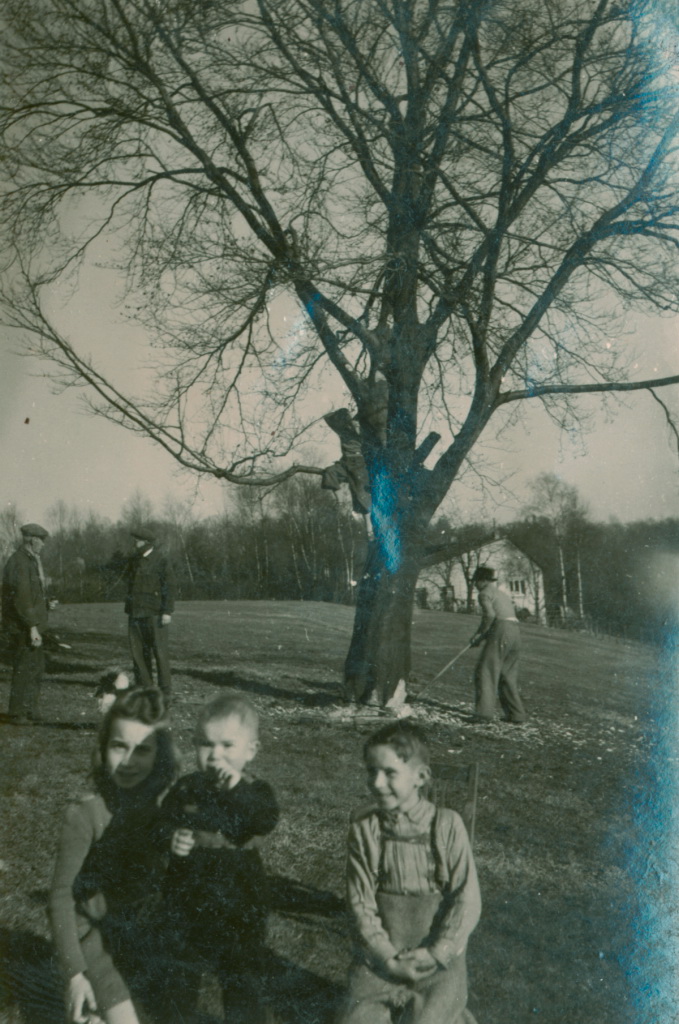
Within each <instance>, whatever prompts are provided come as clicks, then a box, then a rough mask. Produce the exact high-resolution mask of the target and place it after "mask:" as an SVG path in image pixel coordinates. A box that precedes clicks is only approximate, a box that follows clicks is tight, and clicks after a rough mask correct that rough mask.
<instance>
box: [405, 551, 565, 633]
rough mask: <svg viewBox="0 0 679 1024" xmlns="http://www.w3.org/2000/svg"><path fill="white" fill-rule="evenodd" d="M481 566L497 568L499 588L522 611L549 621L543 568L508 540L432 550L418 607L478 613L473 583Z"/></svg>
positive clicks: (419, 584) (423, 573) (418, 594)
mask: <svg viewBox="0 0 679 1024" xmlns="http://www.w3.org/2000/svg"><path fill="white" fill-rule="evenodd" d="M480 565H487V566H490V567H491V568H492V569H495V572H496V574H497V581H498V585H499V586H500V587H501V588H502V589H503V590H504V591H505V592H506V593H508V594H509V596H510V597H511V599H512V601H513V602H514V606H515V608H516V609H517V611H518V612H521V611H523V613H524V615H530V617H531V619H532V620H533V621H534V622H539V623H542V624H544V623H545V622H546V621H547V617H546V612H545V587H544V580H543V576H542V569H541V568H540V566H539V565H538V564H537V563H536V562H534V561H533V560H532V559H531V558H529V557H528V555H527V554H525V552H523V551H522V550H521V549H520V548H518V547H517V546H516V544H513V543H512V541H510V540H508V539H507V538H506V537H501V538H498V537H495V538H494V539H492V540H488V541H486V542H484V543H482V544H478V545H475V546H473V547H464V548H463V547H462V546H460V545H457V544H456V542H455V541H454V540H452V541H450V542H448V543H446V544H443V545H440V546H439V547H436V548H434V549H431V550H430V551H429V553H428V554H427V556H426V559H425V566H424V568H423V569H422V570H421V571H420V575H419V577H418V581H417V591H416V601H417V604H418V605H419V607H420V608H432V609H440V610H443V611H472V610H476V609H477V607H478V604H477V595H476V593H474V592H473V588H472V582H471V581H472V578H473V576H474V572H475V570H476V569H477V568H478V567H479V566H480Z"/></svg>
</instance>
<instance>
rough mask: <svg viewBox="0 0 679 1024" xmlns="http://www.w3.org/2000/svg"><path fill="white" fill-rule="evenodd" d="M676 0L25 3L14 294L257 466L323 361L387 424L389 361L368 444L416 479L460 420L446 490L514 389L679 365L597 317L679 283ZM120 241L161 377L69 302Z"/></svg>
mask: <svg viewBox="0 0 679 1024" xmlns="http://www.w3.org/2000/svg"><path fill="white" fill-rule="evenodd" d="M650 11H651V6H649V5H648V4H647V3H646V2H645V0H634V3H632V2H631V0H630V2H629V3H628V2H627V0H623V2H622V3H620V2H617V0H616V2H613V0H542V3H541V4H539V5H535V4H534V3H530V2H529V0H525V2H524V0H519V2H516V0H511V2H509V0H494V2H492V3H490V2H474V3H472V2H471V0H469V2H468V0H457V2H454V3H452V4H442V3H439V2H424V0H423V2H420V0H413V2H408V3H386V2H384V3H383V2H381V0H379V2H375V3H370V4H366V3H365V2H362V0H335V2H334V3H333V4H328V3H326V2H324V0H276V3H272V2H270V0H258V2H257V4H256V5H254V4H247V3H242V4H241V3H238V2H234V3H229V4H219V5H215V4H209V3H203V2H196V3H194V4H187V3H186V2H185V0H167V3H165V4H163V5H159V4H156V3H152V2H150V0H126V2H125V3H122V2H121V0H112V2H111V3H110V4H107V5H105V6H103V7H101V6H99V7H97V6H96V5H95V6H94V7H93V6H92V5H91V4H89V3H88V0H21V2H19V0H8V2H7V4H6V11H5V12H4V18H5V21H6V28H7V31H6V33H5V38H4V39H3V40H2V43H1V44H0V46H1V47H2V54H0V56H1V58H2V66H3V67H4V68H5V72H4V75H3V78H2V96H1V97H0V128H1V129H2V132H3V149H2V156H3V158H4V162H5V165H6V167H7V168H8V171H7V182H6V186H5V188H4V189H3V192H2V195H0V209H1V212H2V215H3V224H4V231H5V236H6V240H5V252H7V253H8V254H9V256H8V278H9V279H10V280H11V281H12V287H11V288H8V289H7V294H6V302H7V305H8V309H9V312H8V314H7V318H6V319H7V320H8V322H11V323H13V324H15V325H16V326H18V327H20V328H22V329H23V330H25V331H28V332H29V333H31V334H32V335H33V336H34V337H37V338H38V339H42V341H39V342H38V344H39V345H42V351H43V352H45V353H46V354H49V356H50V358H52V359H54V360H56V363H57V365H58V366H59V367H61V369H62V370H63V372H64V373H65V374H66V378H67V380H68V381H69V382H70V383H73V382H74V381H76V380H79V381H80V382H85V383H86V384H87V386H88V387H90V388H91V389H92V393H93V394H94V396H95V405H96V407H97V408H98V409H99V411H101V410H102V409H105V408H106V409H108V413H107V414H108V415H110V416H112V417H113V418H114V419H116V421H117V422H122V423H125V424H126V425H127V426H129V427H130V429H134V430H137V431H140V432H144V433H147V434H148V436H150V437H152V439H153V440H154V441H156V442H157V443H158V444H161V445H162V446H163V447H164V448H165V450H166V451H168V452H170V453H171V454H172V456H173V457H174V458H175V459H177V461H178V462H180V463H181V464H182V465H186V466H189V467H190V468H192V469H194V470H196V471H198V472H208V473H212V474H213V475H219V474H222V475H224V477H225V478H228V479H231V478H232V477H234V478H236V477H237V478H238V479H243V478H245V479H246V480H247V481H248V482H254V481H255V479H259V476H260V474H259V471H258V470H257V469H256V467H257V466H258V465H260V464H261V465H262V466H264V467H266V472H265V473H264V474H263V475H262V479H266V480H267V481H268V480H272V479H277V478H278V476H277V475H276V473H275V472H274V473H273V475H271V474H270V473H269V472H268V469H269V467H270V466H272V465H273V464H274V462H275V461H276V459H277V458H279V457H283V455H284V454H285V453H286V452H288V453H289V451H290V450H291V445H292V444H293V443H295V442H296V440H297V439H298V438H299V437H300V436H301V434H300V432H301V431H302V430H303V429H304V423H303V422H302V420H303V419H304V416H305V415H306V414H305V413H304V412H302V411H300V410H302V409H303V408H304V393H305V390H306V389H308V388H314V387H320V386H321V384H320V380H321V376H320V375H321V371H322V367H323V365H324V364H327V365H328V366H330V367H331V368H332V370H333V371H334V373H335V375H336V379H337V381H338V392H337V398H338V399H340V397H341V400H342V401H344V400H346V395H347V394H348V395H349V396H351V397H352V398H353V400H354V402H355V403H356V406H357V410H358V413H359V418H360V419H361V421H362V422H369V420H370V416H371V403H373V402H374V400H375V399H374V395H375V393H376V391H375V388H374V384H375V381H376V380H378V379H379V380H382V381H386V388H387V390H388V423H387V427H386V430H382V431H378V432H377V433H376V434H375V436H374V437H373V438H372V440H371V441H370V443H369V444H368V442H367V441H366V446H367V449H370V452H372V453H374V446H377V447H380V446H381V447H382V448H384V453H383V454H384V457H385V458H386V460H387V461H388V462H389V460H391V462H392V463H393V466H394V467H398V470H397V468H394V472H395V473H396V472H397V471H398V473H400V474H401V478H402V479H405V478H406V477H407V474H408V473H409V472H410V471H411V468H412V467H413V466H415V463H416V459H415V451H416V447H417V437H418V432H420V433H421V431H422V430H424V429H429V428H430V427H431V428H432V429H437V428H438V427H439V426H440V424H439V423H438V422H437V419H440V420H442V421H443V423H444V424H445V425H446V426H447V428H448V429H449V430H450V431H451V432H452V433H453V434H454V441H453V444H452V445H451V446H450V447H449V449H448V451H447V452H445V453H444V454H443V455H442V457H441V458H440V459H439V461H438V463H437V465H436V467H435V470H434V471H433V473H432V475H431V477H428V478H427V480H428V481H429V484H430V485H431V486H430V487H429V490H430V495H431V496H433V497H431V500H432V501H433V500H440V499H441V497H442V496H443V494H445V492H446V491H447V489H448V488H449V486H450V484H451V482H452V480H453V479H454V477H455V474H456V473H457V472H458V471H459V469H460V467H461V465H462V463H463V462H464V460H465V459H466V458H467V456H468V455H469V453H470V451H471V450H472V448H473V445H474V444H475V442H476V440H477V439H478V437H479V436H480V435H481V433H482V432H483V430H484V429H485V428H486V426H487V424H488V422H489V421H490V419H491V417H492V415H493V414H494V412H495V411H497V410H498V409H499V408H500V407H502V406H506V405H507V404H508V403H516V402H518V401H520V400H523V399H528V398H531V397H541V398H542V399H544V400H549V399H552V398H554V397H555V396H561V397H562V398H563V397H568V396H576V395H579V394H584V393H588V392H597V393H605V392H606V391H623V390H633V389H635V388H646V389H651V388H652V387H656V386H658V387H660V386H670V385H672V384H674V383H676V382H677V377H675V376H668V377H667V378H663V379H662V380H660V381H655V382H654V381H643V382H638V383H634V382H629V381H628V380H627V373H626V367H625V360H624V353H623V351H622V350H621V349H617V350H616V351H610V352H609V351H608V350H599V349H598V348H597V347H596V346H595V345H594V344H593V342H592V336H591V332H590V331H589V330H588V328H589V325H590V323H593V322H594V321H595V320H596V313H597V309H598V308H602V307H601V306H598V305H597V304H601V303H602V302H605V303H607V304H608V306H610V305H612V304H613V303H614V302H616V303H617V302H620V301H622V302H624V303H632V302H634V303H642V304H643V305H644V307H645V308H649V307H650V308H657V309H662V310H665V311H672V310H677V309H679V302H678V300H677V295H679V270H678V267H679V263H678V262H677V259H676V255H677V249H678V248H679V203H677V201H676V195H677V185H678V184H679V183H678V182H677V180H676V178H677V163H676V156H677V152H678V148H677V147H678V134H679V115H678V114H677V101H678V99H679V89H678V87H677V83H676V80H675V79H674V78H673V77H672V75H671V74H670V73H669V70H668V62H667V59H666V58H665V57H664V56H663V55H662V54H661V53H660V52H659V51H658V50H657V48H655V47H654V39H653V34H652V33H653V26H652V23H651V21H650V20H649V18H650V14H649V12H650ZM104 246H107V247H108V249H109V251H113V252H114V253H115V257H114V258H112V259H111V261H110V262H111V263H112V264H113V265H115V267H116V269H117V273H118V274H119V275H120V276H121V277H122V276H124V277H125V279H126V288H127V291H126V298H127V308H128V311H129V313H130V315H132V316H133V317H134V318H135V320H137V321H139V322H140V324H142V325H143V327H144V328H145V330H146V331H147V332H148V334H149V336H150V337H151V338H152V339H153V345H154V348H153V354H154V359H155V366H154V373H155V384H156V387H155V388H154V390H153V393H152V394H151V395H150V396H147V397H146V398H144V399H142V398H137V399H132V398H130V397H126V396H125V395H124V394H123V393H122V392H121V390H120V389H118V388H116V387H115V386H113V384H112V383H111V382H109V381H107V380H106V379H105V377H104V376H103V375H102V374H100V373H99V372H98V371H97V370H96V369H95V368H94V366H93V365H91V364H90V361H89V360H88V359H85V358H83V357H81V356H79V355H78V353H77V351H76V346H75V345H74V344H71V343H69V342H67V341H66V340H65V338H64V332H62V331H61V330H60V329H59V326H58V323H57V322H55V323H50V321H49V319H48V317H47V315H46V313H45V309H46V306H45V303H44V301H42V294H41V293H42V291H43V289H46V287H47V286H48V284H50V285H51V286H52V287H54V286H55V285H57V286H59V287H61V286H62V285H64V286H65V285H69V286H70V285H72V280H73V274H74V272H75V269H76V268H77V267H78V266H87V265H88V262H89V261H92V260H101V253H102V251H103V249H104ZM12 260H14V263H13V264H12ZM69 275H70V276H69ZM612 296H615V298H612ZM286 301H287V302H288V305H289V303H290V302H291V301H294V302H295V303H296V306H297V308H298V310H299V312H298V314H296V316H297V326H296V328H295V331H294V338H292V339H286V338H282V337H281V334H282V333H283V332H282V330H281V326H280V317H277V313H276V310H277V308H278V306H279V305H281V304H283V303H285V302H286ZM25 302H27V303H28V305H27V306H26V307H25V309H24V307H23V306H22V304H23V303H25ZM286 308H288V307H286ZM26 310H28V312H26ZM324 385H325V382H324ZM253 394H255V395H256V398H255V399H252V397H250V398H249V397H248V396H249V395H250V396H252V395H253ZM334 400H335V396H334V394H333V395H332V396H331V397H329V399H328V402H329V404H331V403H332V402H334ZM254 404H256V405H257V415H255V413H254V412H253V405H254ZM258 417H261V424H260V423H258V422H257V421H258ZM234 421H235V422H234ZM264 423H266V426H264ZM439 432H441V431H439ZM236 435H237V442H234V444H233V445H232V439H233V438H234V437H235V436H236ZM272 436H273V437H275V443H273V444H272V443H271V442H270V438H271V437H272ZM227 437H228V440H225V438H227ZM377 439H379V441H378V440H377ZM370 452H369V453H370ZM380 457H381V456H380ZM300 471H302V472H311V471H313V470H312V468H311V467H301V468H300ZM285 472H287V470H286V471H285ZM413 472H414V470H413ZM229 474H231V476H229ZM429 484H428V486H429ZM427 500H428V501H429V500H430V498H427Z"/></svg>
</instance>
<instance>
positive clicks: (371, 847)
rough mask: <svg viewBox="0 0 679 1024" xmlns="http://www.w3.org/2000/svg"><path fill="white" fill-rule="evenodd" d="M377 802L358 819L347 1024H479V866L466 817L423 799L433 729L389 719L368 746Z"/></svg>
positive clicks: (351, 859)
mask: <svg viewBox="0 0 679 1024" xmlns="http://www.w3.org/2000/svg"><path fill="white" fill-rule="evenodd" d="M364 757H365V764H366V768H367V771H368V786H369V788H370V791H371V793H372V795H373V797H374V800H375V806H374V807H372V808H371V809H370V810H367V811H364V812H362V813H360V814H359V815H358V816H357V817H356V819H355V820H354V822H353V823H352V825H351V830H350V833H349V855H348V864H347V893H348V901H349V907H350V911H351V914H352V917H353V921H354V925H355V928H356V932H357V939H358V947H359V948H358V951H357V955H356V958H355V961H354V964H353V965H352V968H351V971H350V977H349V991H348V994H347V998H346V1003H345V1006H344V1009H343V1011H342V1013H341V1015H340V1024H387V1022H389V1021H390V1020H391V1010H392V1009H393V1008H397V1007H404V1006H408V1009H409V1017H408V1020H409V1021H411V1022H412V1024H474V1018H473V1017H472V1015H471V1014H470V1012H469V1011H468V1010H467V1009H466V1004H467V973H466V965H465V951H466V947H467V939H468V938H469V935H470V933H471V932H472V931H473V929H474V927H475V926H476V923H477V921H478V919H479V913H480V908H481V900H480V895H479V887H478V881H477V878H476V868H475V866H474V859H473V857H472V852H471V849H470V846H469V840H468V838H467V833H466V830H465V827H464V825H463V823H462V819H461V818H460V816H459V815H458V814H457V813H456V812H455V811H452V810H450V809H448V808H436V807H435V806H434V805H433V804H432V803H430V802H429V801H428V800H426V799H425V798H424V796H423V789H424V788H425V786H426V785H427V783H428V782H429V779H430V771H429V752H428V748H427V741H426V737H425V735H424V733H423V732H422V730H421V729H420V728H418V726H416V725H414V724H412V723H409V722H398V723H395V724H393V725H387V726H385V727H384V728H382V729H380V730H379V731H378V732H376V733H374V734H373V735H372V736H371V737H370V738H369V739H368V740H367V741H366V744H365V747H364Z"/></svg>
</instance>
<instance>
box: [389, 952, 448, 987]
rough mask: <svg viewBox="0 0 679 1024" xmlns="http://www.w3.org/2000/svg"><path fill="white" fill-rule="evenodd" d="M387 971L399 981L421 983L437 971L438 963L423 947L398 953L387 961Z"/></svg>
mask: <svg viewBox="0 0 679 1024" xmlns="http://www.w3.org/2000/svg"><path fill="white" fill-rule="evenodd" d="M386 966H387V970H388V971H389V973H390V974H391V975H392V977H394V978H398V980H399V981H422V980H423V979H424V978H428V977H430V975H432V974H435V973H436V971H437V970H438V967H439V964H438V961H437V960H436V959H435V958H434V957H433V956H432V955H431V953H430V952H429V950H428V949H427V948H426V947H425V946H419V947H418V948H417V949H409V950H406V951H404V952H403V953H398V954H397V955H396V956H393V957H392V958H391V959H390V960H387V965H386Z"/></svg>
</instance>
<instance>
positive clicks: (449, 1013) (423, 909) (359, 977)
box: [338, 812, 475, 1024]
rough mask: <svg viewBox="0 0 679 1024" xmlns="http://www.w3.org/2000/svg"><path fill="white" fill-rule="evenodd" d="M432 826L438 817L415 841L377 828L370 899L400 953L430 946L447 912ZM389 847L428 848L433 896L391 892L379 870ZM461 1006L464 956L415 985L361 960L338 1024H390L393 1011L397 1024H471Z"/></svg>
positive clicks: (464, 994) (464, 984) (353, 970)
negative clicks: (378, 845) (377, 851)
mask: <svg viewBox="0 0 679 1024" xmlns="http://www.w3.org/2000/svg"><path fill="white" fill-rule="evenodd" d="M437 825H438V812H436V813H435V814H434V817H433V819H432V822H431V826H430V828H429V829H428V831H427V832H424V833H420V834H419V835H415V836H397V835H393V834H392V833H390V832H389V830H388V828H386V827H385V826H384V825H382V830H381V849H380V862H379V863H380V866H379V871H378V877H377V887H376V892H375V899H376V902H377V908H378V911H379V915H380V918H381V920H382V924H383V926H384V929H385V931H386V932H387V934H388V935H389V938H390V939H391V942H392V944H393V945H394V946H395V947H396V949H397V950H398V952H399V953H400V952H403V951H405V950H408V949H416V948H417V947H418V946H427V945H429V943H430V941H431V940H433V939H434V938H435V936H436V931H437V927H438V923H439V921H440V919H441V917H442V915H443V913H444V912H445V909H446V896H445V895H444V893H443V892H442V888H441V878H440V871H439V864H438V863H437V854H436V848H437V847H436V842H435V835H436V829H437ZM389 842H396V843H408V844H413V845H414V844H417V845H424V846H426V847H427V852H428V857H427V863H428V874H429V877H428V879H427V880H428V882H429V883H430V886H431V888H432V889H434V890H435V891H432V892H429V893H424V894H417V895H413V894H409V893H402V892H394V891H393V886H392V885H390V882H389V879H388V878H387V877H386V874H385V871H384V867H383V865H384V850H385V847H386V844H387V843H389ZM390 889H392V891H390ZM466 1005H467V967H466V958H465V952H464V951H463V952H462V953H460V954H459V956H457V957H456V958H455V959H454V961H453V962H452V964H451V965H450V966H449V967H447V968H443V967H441V968H439V970H437V971H436V973H435V974H432V975H431V976H429V977H427V978H425V979H423V980H422V981H417V982H405V981H399V980H396V979H393V978H390V976H389V975H388V974H387V973H386V971H379V970H377V969H375V968H373V967H371V966H368V964H367V963H366V961H365V957H362V958H361V959H360V960H359V961H357V962H355V963H354V965H353V966H352V968H351V971H350V975H349V992H348V995H347V999H346V1005H345V1007H344V1009H343V1011H342V1013H341V1014H340V1018H339V1022H338V1024H390V1022H391V1021H392V1012H391V1011H392V1010H402V1014H401V1015H400V1016H399V1017H398V1021H399V1024H475V1020H474V1017H473V1016H472V1014H471V1013H470V1012H469V1010H467V1009H466Z"/></svg>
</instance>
